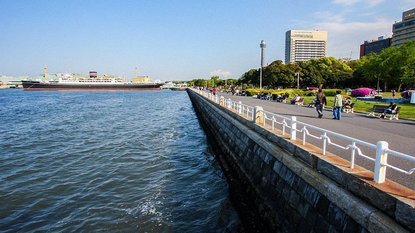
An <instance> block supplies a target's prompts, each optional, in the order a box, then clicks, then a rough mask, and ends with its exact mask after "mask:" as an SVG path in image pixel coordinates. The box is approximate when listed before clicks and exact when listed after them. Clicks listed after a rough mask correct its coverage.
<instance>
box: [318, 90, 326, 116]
mask: <svg viewBox="0 0 415 233" xmlns="http://www.w3.org/2000/svg"><path fill="white" fill-rule="evenodd" d="M326 104H327V100H326V95H325V94H324V92H323V90H321V89H318V93H317V98H316V103H315V105H316V110H317V113H318V118H322V117H323V107H324V105H326Z"/></svg>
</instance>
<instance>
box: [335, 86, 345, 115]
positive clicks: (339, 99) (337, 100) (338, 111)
mask: <svg viewBox="0 0 415 233" xmlns="http://www.w3.org/2000/svg"><path fill="white" fill-rule="evenodd" d="M342 106H343V97H342V95H341V91H340V90H337V91H336V96H335V97H334V105H333V119H337V120H340V118H341V114H342Z"/></svg>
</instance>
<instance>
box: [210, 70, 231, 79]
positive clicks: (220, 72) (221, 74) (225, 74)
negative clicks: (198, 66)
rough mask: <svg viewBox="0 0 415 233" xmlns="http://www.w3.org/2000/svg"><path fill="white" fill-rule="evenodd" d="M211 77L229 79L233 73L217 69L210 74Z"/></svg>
mask: <svg viewBox="0 0 415 233" xmlns="http://www.w3.org/2000/svg"><path fill="white" fill-rule="evenodd" d="M210 75H212V76H219V77H223V78H227V77H229V76H230V75H231V72H229V71H225V70H221V69H217V70H214V71H212V72H210Z"/></svg>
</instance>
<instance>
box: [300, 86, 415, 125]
mask: <svg viewBox="0 0 415 233" xmlns="http://www.w3.org/2000/svg"><path fill="white" fill-rule="evenodd" d="M382 96H383V97H392V93H390V92H389V93H388V92H386V93H382ZM396 97H400V94H396ZM313 99H314V97H313V96H304V105H307V104H308V103H310V102H311V101H312V100H313ZM352 101H353V103H355V105H354V110H355V111H356V112H370V110H372V107H373V105H386V106H387V105H389V103H383V102H377V101H364V100H357V99H356V98H352ZM333 104H334V97H330V96H329V97H327V107H332V106H333ZM398 107H401V111H400V113H399V117H400V118H408V119H414V120H415V104H401V103H400V104H398Z"/></svg>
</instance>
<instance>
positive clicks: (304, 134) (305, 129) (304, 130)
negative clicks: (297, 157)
mask: <svg viewBox="0 0 415 233" xmlns="http://www.w3.org/2000/svg"><path fill="white" fill-rule="evenodd" d="M306 135H307V128H306V127H305V126H304V128H303V145H305V136H306Z"/></svg>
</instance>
